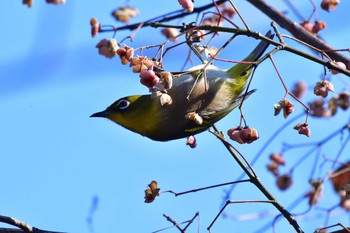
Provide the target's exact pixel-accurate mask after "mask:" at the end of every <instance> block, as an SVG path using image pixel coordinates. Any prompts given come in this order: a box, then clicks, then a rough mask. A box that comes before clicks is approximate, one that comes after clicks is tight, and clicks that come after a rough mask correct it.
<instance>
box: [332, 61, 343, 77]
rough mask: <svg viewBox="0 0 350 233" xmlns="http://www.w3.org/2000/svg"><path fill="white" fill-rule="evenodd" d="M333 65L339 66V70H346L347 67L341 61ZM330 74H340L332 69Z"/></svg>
mask: <svg viewBox="0 0 350 233" xmlns="http://www.w3.org/2000/svg"><path fill="white" fill-rule="evenodd" d="M333 64H334V65H336V66H338V67H339V68H341V69H343V70H346V65H345V64H344V63H343V62H341V61H334V62H333ZM330 72H331V73H332V74H339V71H336V70H332V69H330Z"/></svg>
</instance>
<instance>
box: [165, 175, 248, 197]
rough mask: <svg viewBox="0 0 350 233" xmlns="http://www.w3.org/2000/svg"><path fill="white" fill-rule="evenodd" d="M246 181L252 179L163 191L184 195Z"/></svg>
mask: <svg viewBox="0 0 350 233" xmlns="http://www.w3.org/2000/svg"><path fill="white" fill-rule="evenodd" d="M244 182H250V179H246V180H238V181H231V182H227V183H223V184H216V185H211V186H207V187H204V188H198V189H191V190H188V191H184V192H179V193H177V192H174V191H171V190H167V191H163V192H162V193H172V194H174V195H175V196H180V195H184V194H187V193H194V192H198V191H202V190H206V189H212V188H217V187H221V186H225V185H230V184H238V183H244Z"/></svg>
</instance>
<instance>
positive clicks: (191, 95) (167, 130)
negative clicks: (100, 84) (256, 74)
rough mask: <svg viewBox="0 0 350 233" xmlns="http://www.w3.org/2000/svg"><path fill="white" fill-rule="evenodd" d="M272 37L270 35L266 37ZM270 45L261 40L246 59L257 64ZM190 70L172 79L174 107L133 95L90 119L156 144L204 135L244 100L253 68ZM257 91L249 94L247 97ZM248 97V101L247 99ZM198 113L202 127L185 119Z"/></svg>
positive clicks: (155, 99) (238, 65) (147, 96)
mask: <svg viewBox="0 0 350 233" xmlns="http://www.w3.org/2000/svg"><path fill="white" fill-rule="evenodd" d="M266 36H267V37H269V38H273V35H272V34H271V32H268V33H267V34H266ZM268 46H269V44H268V43H267V42H264V41H261V42H260V43H259V44H258V46H257V47H256V48H255V49H254V50H253V51H252V52H251V53H250V54H249V55H248V56H247V57H246V58H245V59H244V61H248V62H254V61H257V60H258V59H259V58H260V57H261V56H262V55H263V53H264V52H265V50H266V49H267V47H268ZM204 66H205V65H199V66H196V67H193V68H191V69H190V70H189V71H190V72H189V73H187V74H183V75H181V76H179V77H178V78H174V79H173V85H172V87H171V88H170V89H169V90H168V91H167V94H169V95H170V96H171V98H172V104H170V105H163V106H162V105H161V103H160V98H161V97H160V96H157V97H151V95H133V96H128V97H124V98H121V99H119V100H117V101H115V102H114V103H113V104H112V105H110V106H109V107H108V108H107V109H106V110H104V111H102V112H97V113H95V114H93V115H91V117H104V118H108V119H110V120H112V121H114V122H116V123H117V124H119V125H121V126H123V127H125V128H127V129H129V130H131V131H133V132H136V133H139V134H141V135H143V136H146V137H148V138H150V139H153V140H156V141H168V140H173V139H179V138H184V137H188V136H190V135H194V134H198V133H201V132H203V131H205V130H207V129H208V128H209V127H211V126H212V125H213V124H214V123H215V122H217V121H219V120H220V119H222V118H223V117H225V116H226V115H227V114H228V113H230V112H231V111H232V110H233V109H234V108H236V107H237V106H239V105H240V103H241V102H242V101H243V96H240V95H241V94H242V92H243V90H244V89H245V84H246V81H247V79H248V77H249V75H250V71H251V69H252V67H253V65H252V64H250V63H247V64H243V63H238V64H236V65H234V66H233V67H232V68H230V69H228V70H221V69H219V68H217V67H215V66H213V65H209V66H207V68H206V69H205V72H206V75H204V72H203V69H202V68H203V67H204ZM253 92H254V91H249V92H248V93H247V95H246V97H248V96H249V95H250V94H251V93H253ZM246 97H245V98H246ZM188 113H196V114H198V115H199V116H200V118H201V119H202V120H203V122H202V123H201V124H198V122H195V121H193V120H191V119H187V118H186V117H185V116H186V115H188Z"/></svg>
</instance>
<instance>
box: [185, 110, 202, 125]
mask: <svg viewBox="0 0 350 233" xmlns="http://www.w3.org/2000/svg"><path fill="white" fill-rule="evenodd" d="M185 118H186V119H188V120H192V121H194V122H196V123H197V124H198V125H201V124H203V118H202V117H201V116H200V115H199V114H198V113H195V112H189V113H187V114H186V115H185Z"/></svg>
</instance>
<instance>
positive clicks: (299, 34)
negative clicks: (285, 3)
mask: <svg viewBox="0 0 350 233" xmlns="http://www.w3.org/2000/svg"><path fill="white" fill-rule="evenodd" d="M248 2H249V3H250V4H252V5H253V6H255V7H256V8H257V9H259V10H260V11H261V12H262V13H264V14H265V15H266V16H268V17H269V18H270V19H272V20H274V21H276V23H278V24H279V25H280V26H281V27H282V28H284V29H286V30H287V31H289V32H290V33H291V34H292V35H293V36H294V37H296V38H297V39H299V40H301V41H304V42H305V43H308V44H310V45H312V46H314V47H316V48H318V49H320V50H324V51H325V53H326V54H327V55H328V56H329V57H331V58H332V59H333V60H335V61H341V62H343V63H344V64H346V66H347V68H348V69H349V65H350V58H349V57H347V56H345V55H344V54H342V53H339V52H336V51H334V48H332V47H331V46H330V45H328V44H327V43H326V42H324V41H323V40H322V39H320V38H318V37H316V36H315V35H314V34H312V33H310V32H308V31H307V30H305V29H304V28H303V27H302V26H300V25H299V24H298V23H296V22H295V21H293V20H291V19H290V18H288V17H287V16H286V15H284V14H282V13H281V12H280V11H278V10H277V9H275V8H274V7H273V6H271V5H268V4H267V3H266V2H265V1H263V0H248Z"/></svg>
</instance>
